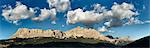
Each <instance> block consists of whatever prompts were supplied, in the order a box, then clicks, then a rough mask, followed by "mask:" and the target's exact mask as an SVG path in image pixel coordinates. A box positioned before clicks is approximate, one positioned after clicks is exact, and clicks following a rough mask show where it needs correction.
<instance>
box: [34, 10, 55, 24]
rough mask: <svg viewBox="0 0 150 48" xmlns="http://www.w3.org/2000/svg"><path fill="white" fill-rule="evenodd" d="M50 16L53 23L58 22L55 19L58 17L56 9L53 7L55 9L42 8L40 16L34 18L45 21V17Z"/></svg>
mask: <svg viewBox="0 0 150 48" xmlns="http://www.w3.org/2000/svg"><path fill="white" fill-rule="evenodd" d="M48 18H51V20H52V24H56V22H55V19H56V9H55V8H53V9H50V10H49V9H46V8H44V9H41V13H40V15H39V16H38V17H34V18H32V20H35V21H43V20H45V19H48Z"/></svg>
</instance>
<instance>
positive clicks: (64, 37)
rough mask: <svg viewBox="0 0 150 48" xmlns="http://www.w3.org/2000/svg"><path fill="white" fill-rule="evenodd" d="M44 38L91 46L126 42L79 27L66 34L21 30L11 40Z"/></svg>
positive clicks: (51, 31)
mask: <svg viewBox="0 0 150 48" xmlns="http://www.w3.org/2000/svg"><path fill="white" fill-rule="evenodd" d="M42 37H48V38H49V39H47V40H45V41H47V42H81V43H90V44H96V43H101V42H102V43H111V44H119V43H120V42H121V43H122V42H123V43H124V42H126V41H125V40H120V39H111V38H108V37H106V36H104V35H102V34H100V33H99V32H98V31H96V30H94V29H87V28H81V27H77V28H74V29H72V30H69V31H66V32H62V31H59V30H40V29H27V28H20V29H18V31H17V32H16V33H15V34H14V35H13V36H12V37H11V38H13V39H14V38H25V39H27V38H38V39H39V38H42Z"/></svg>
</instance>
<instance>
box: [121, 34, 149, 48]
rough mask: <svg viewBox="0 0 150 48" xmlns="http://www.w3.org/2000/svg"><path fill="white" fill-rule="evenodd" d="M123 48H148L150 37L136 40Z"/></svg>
mask: <svg viewBox="0 0 150 48" xmlns="http://www.w3.org/2000/svg"><path fill="white" fill-rule="evenodd" d="M124 47H147V48H150V36H147V37H144V38H141V39H139V40H136V41H134V42H132V43H130V44H127V45H125V46H124Z"/></svg>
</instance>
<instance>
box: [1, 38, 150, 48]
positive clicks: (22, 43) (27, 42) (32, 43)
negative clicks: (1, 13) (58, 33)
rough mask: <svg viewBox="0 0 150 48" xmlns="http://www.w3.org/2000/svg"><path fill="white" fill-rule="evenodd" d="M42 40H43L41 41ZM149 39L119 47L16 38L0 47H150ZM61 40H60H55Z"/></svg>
mask: <svg viewBox="0 0 150 48" xmlns="http://www.w3.org/2000/svg"><path fill="white" fill-rule="evenodd" d="M41 39H42V40H41ZM149 39H150V36H148V37H144V38H142V39H139V40H137V41H135V42H132V43H130V44H127V45H125V46H117V45H114V44H109V43H97V44H88V43H80V42H55V41H53V40H51V41H52V42H51V41H46V40H49V38H46V37H44V38H28V39H22V38H16V39H7V40H0V47H8V48H9V47H10V48H17V47H21V48H23V47H25V48H26V47H27V48H28V47H88V48H89V47H90V48H91V47H146V48H148V47H149ZM55 40H60V39H55Z"/></svg>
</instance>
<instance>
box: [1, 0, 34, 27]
mask: <svg viewBox="0 0 150 48" xmlns="http://www.w3.org/2000/svg"><path fill="white" fill-rule="evenodd" d="M34 13H35V11H34V8H29V9H27V6H26V5H23V4H21V3H20V2H16V7H15V8H12V7H11V6H8V7H5V9H3V10H2V16H4V18H5V19H6V20H7V21H9V22H12V23H14V24H17V22H18V21H19V20H21V19H27V18H30V17H31V16H34Z"/></svg>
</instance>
